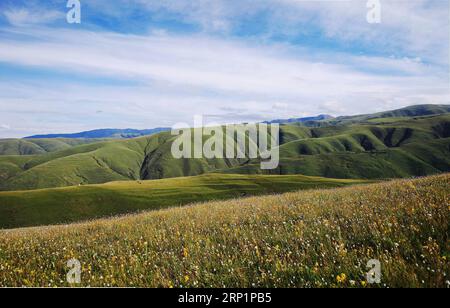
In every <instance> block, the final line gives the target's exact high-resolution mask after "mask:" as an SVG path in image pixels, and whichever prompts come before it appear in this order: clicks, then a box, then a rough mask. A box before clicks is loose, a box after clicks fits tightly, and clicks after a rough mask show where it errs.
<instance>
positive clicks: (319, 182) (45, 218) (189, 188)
mask: <svg viewBox="0 0 450 308" xmlns="http://www.w3.org/2000/svg"><path fill="white" fill-rule="evenodd" d="M359 183H365V181H357V180H335V179H324V178H316V177H306V176H302V175H295V176H257V175H254V176H243V175H220V174H210V175H202V176H197V177H188V178H176V179H165V180H155V181H128V182H113V183H109V184H103V185H89V186H78V187H77V186H75V187H65V188H54V189H43V190H33V191H18V192H0V228H17V227H24V226H36V225H49V224H60V223H70V222H75V221H81V220H88V219H93V218H98V217H105V216H113V215H119V214H127V213H133V212H137V211H142V210H155V209H160V208H164V207H169V206H180V205H185V204H188V203H193V202H200V201H211V200H218V199H229V198H238V197H242V196H244V195H258V194H272V193H281V192H287V191H293V190H299V189H313V188H330V187H341V186H346V185H352V184H359Z"/></svg>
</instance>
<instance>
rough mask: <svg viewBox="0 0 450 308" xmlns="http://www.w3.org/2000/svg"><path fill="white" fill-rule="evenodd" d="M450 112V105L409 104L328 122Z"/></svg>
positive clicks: (368, 120)
mask: <svg viewBox="0 0 450 308" xmlns="http://www.w3.org/2000/svg"><path fill="white" fill-rule="evenodd" d="M449 112H450V105H416V106H409V107H405V108H401V109H397V110H392V111H384V112H379V113H374V114H364V115H356V116H343V117H338V118H335V119H329V120H327V121H324V122H327V123H328V124H332V125H342V124H347V125H348V124H354V123H362V122H373V121H376V119H391V118H400V119H401V118H404V117H422V116H431V115H440V114H447V113H449Z"/></svg>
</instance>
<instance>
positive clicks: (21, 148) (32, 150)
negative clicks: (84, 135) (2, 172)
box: [0, 138, 100, 155]
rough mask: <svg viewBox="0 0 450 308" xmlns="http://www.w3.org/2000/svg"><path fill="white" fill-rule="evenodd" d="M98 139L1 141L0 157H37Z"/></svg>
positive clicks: (97, 140)
mask: <svg viewBox="0 0 450 308" xmlns="http://www.w3.org/2000/svg"><path fill="white" fill-rule="evenodd" d="M99 141H100V139H64V138H57V139H1V140H0V155H37V154H44V153H49V152H56V151H62V150H66V149H69V148H71V147H74V146H78V145H82V144H87V143H93V142H99Z"/></svg>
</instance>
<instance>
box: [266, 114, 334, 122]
mask: <svg viewBox="0 0 450 308" xmlns="http://www.w3.org/2000/svg"><path fill="white" fill-rule="evenodd" d="M330 119H334V117H332V116H330V115H328V114H321V115H318V116H316V117H306V118H292V119H284V120H273V121H266V122H264V123H267V124H290V123H306V122H312V121H324V120H330Z"/></svg>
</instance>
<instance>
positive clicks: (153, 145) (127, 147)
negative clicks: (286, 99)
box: [0, 114, 450, 190]
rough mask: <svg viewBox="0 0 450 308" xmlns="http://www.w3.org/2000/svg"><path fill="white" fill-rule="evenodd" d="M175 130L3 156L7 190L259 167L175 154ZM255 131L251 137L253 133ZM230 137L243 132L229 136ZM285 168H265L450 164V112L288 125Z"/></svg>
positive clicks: (365, 170) (407, 171)
mask: <svg viewBox="0 0 450 308" xmlns="http://www.w3.org/2000/svg"><path fill="white" fill-rule="evenodd" d="M175 139H176V137H174V136H171V134H170V132H163V133H160V134H155V135H151V136H146V137H141V138H136V139H130V140H108V141H102V142H96V143H89V144H83V145H78V146H73V147H70V148H68V149H65V150H61V151H56V152H51V153H46V154H41V155H31V156H23V157H17V156H0V190H25V189H40V188H50V187H63V186H73V185H86V184H101V183H106V182H111V181H127V180H149V179H161V178H173V177H183V176H195V175H200V174H205V173H211V172H219V173H239V174H260V173H263V171H262V170H261V169H260V161H259V160H250V159H248V158H243V159H174V158H173V157H172V153H171V146H172V143H173V142H174V140H175ZM247 139H248V138H247ZM227 142H228V143H231V142H236V140H227ZM280 142H281V144H280V158H281V162H280V165H279V168H277V169H275V170H270V171H265V172H264V173H266V174H278V175H285V174H304V175H310V176H321V177H332V178H349V179H359V178H364V179H385V178H397V177H410V176H424V175H431V174H436V173H441V172H447V171H450V158H449V157H450V155H449V154H450V115H449V114H446V115H437V116H426V117H413V118H402V119H401V121H398V122H395V121H393V122H387V123H385V122H383V123H367V124H352V125H338V126H329V127H318V128H310V127H302V126H296V125H282V126H281V131H280Z"/></svg>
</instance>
